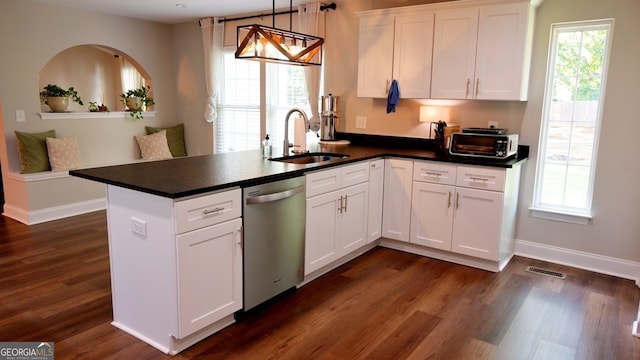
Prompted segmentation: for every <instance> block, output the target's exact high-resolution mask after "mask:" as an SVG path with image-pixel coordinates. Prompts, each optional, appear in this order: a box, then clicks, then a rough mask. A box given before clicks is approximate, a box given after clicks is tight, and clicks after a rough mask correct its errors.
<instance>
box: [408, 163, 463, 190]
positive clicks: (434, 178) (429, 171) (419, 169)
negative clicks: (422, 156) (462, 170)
mask: <svg viewBox="0 0 640 360" xmlns="http://www.w3.org/2000/svg"><path fill="white" fill-rule="evenodd" d="M456 169H457V168H456V166H455V165H452V164H447V163H440V162H435V161H415V162H414V163H413V180H414V181H424V182H430V183H434V184H442V185H455V184H456Z"/></svg>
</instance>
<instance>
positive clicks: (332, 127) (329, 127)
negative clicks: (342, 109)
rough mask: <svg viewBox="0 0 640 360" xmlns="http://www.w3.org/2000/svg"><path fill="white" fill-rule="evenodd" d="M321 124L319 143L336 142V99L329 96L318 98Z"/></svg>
mask: <svg viewBox="0 0 640 360" xmlns="http://www.w3.org/2000/svg"><path fill="white" fill-rule="evenodd" d="M320 99H321V100H320V102H321V107H320V108H321V112H320V115H321V117H322V123H321V124H320V141H336V140H337V139H336V125H337V123H338V119H339V117H338V97H337V96H333V95H332V94H329V95H327V96H321V97H320Z"/></svg>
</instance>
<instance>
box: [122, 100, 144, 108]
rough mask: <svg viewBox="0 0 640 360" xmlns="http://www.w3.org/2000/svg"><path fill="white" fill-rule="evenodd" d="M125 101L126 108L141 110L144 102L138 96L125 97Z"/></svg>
mask: <svg viewBox="0 0 640 360" xmlns="http://www.w3.org/2000/svg"><path fill="white" fill-rule="evenodd" d="M125 101H126V104H127V109H129V110H131V111H141V110H142V105H144V102H143V101H142V98H140V97H128V98H126V99H125Z"/></svg>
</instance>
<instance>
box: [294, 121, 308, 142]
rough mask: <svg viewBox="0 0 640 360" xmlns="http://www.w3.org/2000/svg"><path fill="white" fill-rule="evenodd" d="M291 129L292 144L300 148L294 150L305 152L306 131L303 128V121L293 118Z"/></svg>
mask: <svg viewBox="0 0 640 360" xmlns="http://www.w3.org/2000/svg"><path fill="white" fill-rule="evenodd" d="M293 122H294V123H295V125H294V127H293V144H294V145H298V146H300V147H299V148H296V149H295V150H307V129H306V128H305V126H304V119H302V118H299V117H297V118H295V120H294V121H293Z"/></svg>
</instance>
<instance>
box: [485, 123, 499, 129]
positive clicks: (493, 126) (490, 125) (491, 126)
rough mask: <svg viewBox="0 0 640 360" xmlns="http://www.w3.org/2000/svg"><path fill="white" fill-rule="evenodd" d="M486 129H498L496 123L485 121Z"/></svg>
mask: <svg viewBox="0 0 640 360" xmlns="http://www.w3.org/2000/svg"><path fill="white" fill-rule="evenodd" d="M487 127H488V128H496V129H497V128H498V122H497V121H487Z"/></svg>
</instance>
